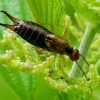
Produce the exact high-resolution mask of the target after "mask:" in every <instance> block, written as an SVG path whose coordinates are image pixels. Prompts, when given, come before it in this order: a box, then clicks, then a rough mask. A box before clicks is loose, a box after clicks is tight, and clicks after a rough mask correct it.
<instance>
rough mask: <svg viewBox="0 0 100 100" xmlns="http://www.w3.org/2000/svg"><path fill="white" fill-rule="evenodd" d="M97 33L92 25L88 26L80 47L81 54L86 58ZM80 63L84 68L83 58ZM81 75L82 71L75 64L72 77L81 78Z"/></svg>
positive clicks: (71, 72) (71, 73)
mask: <svg viewBox="0 0 100 100" xmlns="http://www.w3.org/2000/svg"><path fill="white" fill-rule="evenodd" d="M95 33H96V30H95V28H94V26H93V25H91V24H87V27H86V30H85V33H84V36H83V39H82V42H81V44H80V47H79V51H80V54H82V55H83V56H84V57H86V55H87V53H88V50H89V47H90V45H91V42H92V40H93V38H94V36H95ZM78 63H79V65H80V66H81V67H82V65H83V63H84V60H83V59H82V57H81V58H80V59H79V60H78ZM80 73H81V71H80V69H79V67H78V66H77V65H76V63H75V62H74V63H73V66H72V69H71V71H70V77H79V76H80Z"/></svg>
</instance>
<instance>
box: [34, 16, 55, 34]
mask: <svg viewBox="0 0 100 100" xmlns="http://www.w3.org/2000/svg"><path fill="white" fill-rule="evenodd" d="M34 16H35V19H36V21H37V22H38V23H39V24H41V25H42V26H46V25H47V26H50V27H51V32H52V33H55V29H54V26H53V25H52V24H47V23H42V22H41V21H40V20H39V19H38V18H37V17H36V15H34Z"/></svg>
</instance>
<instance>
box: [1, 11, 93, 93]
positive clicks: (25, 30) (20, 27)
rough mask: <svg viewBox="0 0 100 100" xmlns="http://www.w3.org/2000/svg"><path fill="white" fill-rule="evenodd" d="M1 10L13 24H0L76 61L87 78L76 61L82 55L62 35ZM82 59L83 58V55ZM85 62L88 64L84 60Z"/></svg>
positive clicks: (27, 39)
mask: <svg viewBox="0 0 100 100" xmlns="http://www.w3.org/2000/svg"><path fill="white" fill-rule="evenodd" d="M1 12H3V13H4V14H6V15H7V16H8V17H9V18H10V19H11V20H12V21H13V22H14V25H8V24H2V23H0V25H1V26H4V27H7V28H9V29H11V30H13V31H14V32H16V33H17V34H19V35H20V36H21V37H22V38H23V39H25V40H26V41H28V42H29V43H31V44H33V45H35V46H37V47H40V48H43V49H47V50H48V51H51V52H57V53H59V54H66V55H68V56H69V58H70V59H71V60H72V61H75V62H76V64H77V65H78V66H79V68H80V69H81V71H82V72H83V74H84V76H85V78H86V80H88V78H87V76H86V74H85V72H84V71H83V69H82V68H81V66H80V65H79V64H78V62H77V60H78V59H79V57H80V56H81V57H83V56H82V55H81V54H79V51H78V50H77V49H73V47H72V46H70V45H69V43H68V41H66V40H65V39H63V38H62V37H59V36H57V35H55V34H53V33H52V32H50V31H49V30H47V29H46V28H44V27H43V26H41V25H39V24H36V23H34V22H30V21H25V20H19V19H16V18H14V17H12V16H11V15H9V14H8V13H7V12H5V11H1ZM83 59H84V60H85V58H84V57H83ZM85 62H86V63H87V64H88V62H87V61H86V60H85ZM88 66H89V64H88ZM90 89H91V86H90ZM91 91H92V89H91Z"/></svg>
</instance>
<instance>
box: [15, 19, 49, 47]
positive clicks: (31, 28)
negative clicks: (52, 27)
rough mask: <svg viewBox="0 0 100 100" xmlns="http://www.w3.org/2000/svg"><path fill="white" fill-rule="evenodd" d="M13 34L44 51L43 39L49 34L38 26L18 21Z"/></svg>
mask: <svg viewBox="0 0 100 100" xmlns="http://www.w3.org/2000/svg"><path fill="white" fill-rule="evenodd" d="M14 27H15V30H14V31H15V32H16V33H18V34H19V35H20V36H21V37H22V38H23V39H25V40H26V41H28V42H29V43H31V44H33V45H35V46H38V47H40V48H43V49H45V48H46V45H45V37H46V36H47V34H48V33H49V34H51V32H49V31H48V30H47V29H45V28H44V27H41V26H40V25H38V24H36V23H34V22H29V21H23V20H20V21H19V22H18V23H15V24H14Z"/></svg>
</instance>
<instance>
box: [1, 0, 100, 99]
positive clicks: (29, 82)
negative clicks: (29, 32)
mask: <svg viewBox="0 0 100 100" xmlns="http://www.w3.org/2000/svg"><path fill="white" fill-rule="evenodd" d="M30 1H31V0H30ZM35 1H36V0H33V2H35ZM41 1H45V0H40V2H41ZM35 3H36V4H38V2H35ZM41 3H42V2H41ZM64 3H66V6H65V11H66V12H65V13H66V14H68V15H69V16H70V17H71V21H72V24H73V25H75V27H77V29H79V30H81V31H82V32H83V31H84V30H82V29H81V28H80V27H79V26H78V24H77V22H76V19H75V17H74V8H73V7H72V6H71V5H70V4H69V3H68V2H67V1H66V0H64ZM34 6H35V5H34ZM51 7H52V6H51ZM40 8H41V5H40ZM40 8H37V9H39V10H43V9H40ZM0 10H4V11H7V12H8V13H9V14H11V15H12V16H14V17H15V18H18V19H24V20H29V21H33V18H32V16H31V14H30V12H29V8H28V6H27V4H26V2H25V1H24V0H10V1H9V0H0ZM49 10H50V9H49ZM55 12H56V11H55ZM37 13H41V12H38V11H37V12H35V14H37ZM43 13H45V12H43ZM37 15H39V14H37ZM41 15H42V14H40V16H39V17H42V18H40V19H45V18H44V16H43V15H42V16H41ZM48 17H50V18H52V15H51V16H48ZM0 19H1V20H0V23H5V24H12V21H11V20H9V18H8V17H7V16H5V15H4V14H3V13H2V12H0ZM55 19H56V18H55ZM47 20H50V19H47ZM5 29H6V28H4V27H2V26H0V39H1V38H2V36H3V31H4V30H5ZM77 37H78V36H77V35H76V36H74V35H73V34H70V35H69V36H68V38H69V41H70V43H71V44H72V45H75V47H77V48H78V47H79V41H78V40H77V39H76V38H77ZM79 38H80V37H79ZM73 41H74V42H73ZM80 41H81V40H80ZM0 52H2V50H1V51H0ZM70 65H72V62H71V61H70V60H69V61H68V66H67V68H68V69H70V67H71V66H70ZM0 74H1V75H0V100H41V98H42V100H64V99H62V98H63V97H64V96H65V97H64V98H67V94H66V95H63V93H62V95H60V94H61V92H59V91H58V90H56V89H53V88H51V87H50V86H48V84H46V83H45V82H44V81H43V80H42V79H41V78H40V77H39V78H38V76H32V75H29V74H27V73H25V72H21V71H17V70H14V69H13V70H12V69H10V68H5V67H2V65H1V64H0ZM35 78H37V79H35ZM12 80H13V82H15V83H13V82H11V81H12ZM37 81H38V82H37ZM34 84H35V85H34ZM34 86H36V89H37V90H35V87H34ZM22 89H23V90H22ZM24 89H25V90H24ZM43 90H44V91H43ZM34 91H35V92H34ZM77 93H78V92H77ZM77 93H76V94H77ZM98 93H99V92H98ZM69 94H70V93H69ZM81 95H82V94H81ZM60 96H62V98H61V97H60ZM75 96H76V95H75ZM97 96H98V94H97ZM32 97H34V99H33V98H32ZM66 100H68V99H66ZM76 100H77V99H76ZM80 100H81V99H80ZM83 100H85V99H83ZM90 100H92V99H90ZM93 100H94V99H93Z"/></svg>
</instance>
